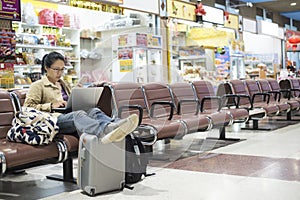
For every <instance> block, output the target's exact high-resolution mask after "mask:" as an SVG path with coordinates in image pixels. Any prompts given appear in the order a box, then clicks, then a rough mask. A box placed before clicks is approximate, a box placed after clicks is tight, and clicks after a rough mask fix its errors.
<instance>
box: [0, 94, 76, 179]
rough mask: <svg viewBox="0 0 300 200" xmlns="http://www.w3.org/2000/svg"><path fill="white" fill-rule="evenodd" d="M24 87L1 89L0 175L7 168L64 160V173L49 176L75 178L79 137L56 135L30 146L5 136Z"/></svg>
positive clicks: (24, 95) (22, 99) (13, 168)
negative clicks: (75, 158) (53, 139)
mask: <svg viewBox="0 0 300 200" xmlns="http://www.w3.org/2000/svg"><path fill="white" fill-rule="evenodd" d="M26 92H27V90H14V91H7V90H4V89H1V90H0V176H1V175H3V174H4V173H6V172H9V171H15V170H23V169H24V168H26V167H27V166H29V164H38V163H39V162H45V161H48V162H49V163H59V162H62V163H63V177H59V176H55V175H54V176H49V177H48V178H52V179H56V180H64V181H74V179H73V162H72V157H74V156H75V155H76V154H77V150H78V138H77V137H76V136H74V135H71V134H70V135H59V136H58V137H57V138H56V139H55V141H54V142H52V143H50V144H48V145H43V146H32V145H27V144H23V143H14V142H9V141H7V140H6V134H7V131H8V130H9V129H10V128H11V126H12V124H11V123H12V120H13V118H14V115H15V113H16V112H17V111H19V110H20V108H21V105H23V103H24V100H25V97H26Z"/></svg>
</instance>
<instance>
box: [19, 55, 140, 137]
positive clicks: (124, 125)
mask: <svg viewBox="0 0 300 200" xmlns="http://www.w3.org/2000/svg"><path fill="white" fill-rule="evenodd" d="M64 70H65V58H64V56H63V55H61V54H60V53H58V52H51V53H49V54H47V55H45V56H44V57H43V60H42V75H44V74H46V76H43V77H42V79H41V80H38V81H36V82H34V83H33V84H32V85H31V86H30V89H29V91H28V93H27V95H26V99H25V102H24V106H26V107H32V108H35V109H37V110H40V111H45V112H52V110H53V109H54V108H59V107H65V106H66V105H67V100H68V97H69V95H70V92H71V90H70V88H69V87H68V85H67V84H66V83H65V82H64V81H63V80H62V79H61V77H62V74H63V72H64ZM55 115H57V125H58V127H59V133H62V134H66V133H73V132H76V131H78V132H79V133H83V132H85V133H88V134H93V135H97V136H98V137H102V139H101V141H102V143H110V142H118V141H121V140H122V139H124V137H125V136H126V135H127V134H129V133H131V132H132V131H134V130H135V129H136V127H137V126H138V116H137V115H136V114H133V115H130V116H129V117H128V118H126V119H112V118H110V117H108V116H107V115H105V113H103V112H102V111H101V110H100V109H98V108H92V109H91V110H89V111H88V112H85V111H82V110H81V111H74V112H70V113H67V114H59V113H55Z"/></svg>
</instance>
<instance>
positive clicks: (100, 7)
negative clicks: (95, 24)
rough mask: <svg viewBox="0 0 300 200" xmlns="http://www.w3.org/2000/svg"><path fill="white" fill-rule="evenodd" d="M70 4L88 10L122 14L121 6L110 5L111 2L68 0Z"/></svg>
mask: <svg viewBox="0 0 300 200" xmlns="http://www.w3.org/2000/svg"><path fill="white" fill-rule="evenodd" d="M69 5H70V6H73V7H77V8H84V9H89V10H97V11H102V12H109V13H115V14H122V13H123V8H121V7H119V6H116V5H112V4H104V3H100V2H91V1H81V0H70V2H69Z"/></svg>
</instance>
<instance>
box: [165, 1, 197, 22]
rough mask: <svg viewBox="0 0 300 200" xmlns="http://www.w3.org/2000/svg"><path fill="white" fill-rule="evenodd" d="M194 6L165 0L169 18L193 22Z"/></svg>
mask: <svg viewBox="0 0 300 200" xmlns="http://www.w3.org/2000/svg"><path fill="white" fill-rule="evenodd" d="M195 8H196V5H195V4H190V3H186V2H181V1H175V0H167V13H168V14H167V15H168V16H169V17H173V18H178V19H185V20H190V21H195Z"/></svg>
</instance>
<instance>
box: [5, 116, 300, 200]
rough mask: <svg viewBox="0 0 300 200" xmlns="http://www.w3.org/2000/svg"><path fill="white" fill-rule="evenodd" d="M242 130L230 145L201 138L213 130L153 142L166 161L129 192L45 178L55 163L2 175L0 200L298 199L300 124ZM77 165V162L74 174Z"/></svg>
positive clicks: (233, 133) (232, 131) (232, 134)
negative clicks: (94, 191)
mask: <svg viewBox="0 0 300 200" xmlns="http://www.w3.org/2000/svg"><path fill="white" fill-rule="evenodd" d="M270 123H271V124H273V125H274V126H277V125H280V124H282V123H283V122H277V121H275V120H273V121H270ZM240 128H241V127H240V126H238V125H235V126H233V127H231V128H228V129H227V130H228V131H227V137H229V138H241V139H243V140H241V141H238V142H235V143H232V144H230V145H228V144H229V143H222V142H220V141H219V142H218V141H217V140H204V141H203V140H202V139H204V138H206V137H215V136H217V134H218V132H217V131H216V130H212V131H210V132H202V133H196V134H190V135H187V136H185V137H184V140H172V141H171V143H170V144H168V145H165V144H162V143H157V144H156V146H155V148H154V150H155V152H156V153H162V152H166V155H168V156H169V158H170V160H155V161H151V163H150V165H151V166H149V168H148V172H155V173H156V175H154V176H150V177H147V178H145V179H144V180H143V181H141V182H139V183H137V184H135V185H134V189H133V190H128V189H124V190H123V191H121V192H112V193H107V194H101V195H98V196H96V197H89V196H87V195H85V194H83V193H82V192H81V190H80V189H78V188H77V186H76V185H75V184H70V183H59V182H56V181H51V180H46V179H45V175H48V174H52V173H61V171H62V169H61V168H62V166H61V164H57V165H45V166H42V167H35V168H31V169H28V170H27V171H26V172H27V174H26V175H18V176H15V175H10V176H5V177H3V178H1V181H0V188H1V191H0V199H1V198H3V199H40V198H42V197H44V199H53V200H54V199H55V200H56V199H72V200H76V199H78V200H79V199H151V200H153V199H154V200H155V199H159V200H164V199H166V200H169V199H171V200H173V199H174V200H177V199H178V200H181V199H195V200H219V199H222V200H227V199H228V200H235V199H236V200H241V199H243V200H248V199H249V200H253V199H255V200H266V199H272V200H283V199H288V200H299V199H300V123H299V124H294V125H289V126H286V127H283V128H280V129H277V130H273V131H249V130H241V129H240ZM195 144H198V146H197V145H195ZM224 145H225V146H224ZM187 151H189V154H188V153H186V152H187ZM182 157H184V158H182ZM179 158H182V159H179ZM76 169H77V163H76V161H75V162H74V174H76V171H77V170H76ZM20 191H21V192H20Z"/></svg>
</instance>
